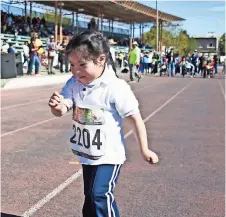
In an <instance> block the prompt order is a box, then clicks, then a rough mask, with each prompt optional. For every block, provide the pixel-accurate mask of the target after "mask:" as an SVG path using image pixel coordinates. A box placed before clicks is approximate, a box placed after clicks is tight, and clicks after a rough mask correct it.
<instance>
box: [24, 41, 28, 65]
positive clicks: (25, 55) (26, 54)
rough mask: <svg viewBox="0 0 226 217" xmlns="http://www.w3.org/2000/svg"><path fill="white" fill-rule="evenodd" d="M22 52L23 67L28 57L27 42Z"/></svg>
mask: <svg viewBox="0 0 226 217" xmlns="http://www.w3.org/2000/svg"><path fill="white" fill-rule="evenodd" d="M23 52H24V62H23V65H24V63H26V62H27V63H28V57H29V47H28V42H27V41H25V42H24V45H23Z"/></svg>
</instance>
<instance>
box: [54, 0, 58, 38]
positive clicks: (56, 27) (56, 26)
mask: <svg viewBox="0 0 226 217" xmlns="http://www.w3.org/2000/svg"><path fill="white" fill-rule="evenodd" d="M54 18H55V41H56V42H57V35H58V34H57V32H58V25H57V1H55V17H54Z"/></svg>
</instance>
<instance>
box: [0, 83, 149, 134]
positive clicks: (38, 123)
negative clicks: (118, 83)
mask: <svg viewBox="0 0 226 217" xmlns="http://www.w3.org/2000/svg"><path fill="white" fill-rule="evenodd" d="M147 87H149V85H147V86H145V87H142V88H139V89H137V90H134V92H136V91H139V90H142V89H145V88H147ZM69 114H70V113H68V114H66V115H69ZM66 115H64V116H66ZM57 118H59V117H54V118H50V119H47V120H45V121H41V122H37V123H35V124H31V125H29V126H26V127H22V128H19V129H16V130H12V131H10V132H7V133H3V134H1V137H4V136H7V135H12V134H13V133H16V132H19V131H21V130H26V129H28V128H31V127H34V126H37V125H40V124H43V123H46V122H49V121H52V120H55V119H57Z"/></svg>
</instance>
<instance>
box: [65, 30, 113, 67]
mask: <svg viewBox="0 0 226 217" xmlns="http://www.w3.org/2000/svg"><path fill="white" fill-rule="evenodd" d="M72 51H74V52H76V54H77V55H79V56H80V57H81V58H83V59H85V60H92V61H94V62H96V60H97V58H98V57H99V56H100V55H101V54H104V55H105V56H106V62H107V63H108V64H111V65H112V66H113V69H114V68H115V67H114V63H113V61H112V58H110V50H109V46H108V44H107V40H106V39H105V38H104V36H103V35H102V33H100V32H97V31H94V30H86V31H84V32H80V33H79V34H76V35H74V36H73V37H72V39H71V40H70V41H69V43H68V44H67V47H66V54H67V55H69V54H70V53H71V52H72Z"/></svg>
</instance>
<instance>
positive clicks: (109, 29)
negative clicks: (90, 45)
mask: <svg viewBox="0 0 226 217" xmlns="http://www.w3.org/2000/svg"><path fill="white" fill-rule="evenodd" d="M108 24H109V26H108V27H109V28H108V31H109V35H110V36H111V20H109V22H108Z"/></svg>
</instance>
